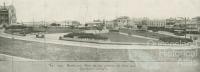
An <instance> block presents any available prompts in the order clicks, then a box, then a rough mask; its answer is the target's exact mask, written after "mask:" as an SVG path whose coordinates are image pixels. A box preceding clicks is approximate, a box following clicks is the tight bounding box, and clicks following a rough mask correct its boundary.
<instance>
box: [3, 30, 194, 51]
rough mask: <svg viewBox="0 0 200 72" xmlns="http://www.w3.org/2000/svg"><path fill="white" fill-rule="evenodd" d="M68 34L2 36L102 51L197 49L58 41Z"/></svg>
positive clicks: (189, 47)
mask: <svg viewBox="0 0 200 72" xmlns="http://www.w3.org/2000/svg"><path fill="white" fill-rule="evenodd" d="M64 34H66V33H58V34H46V38H44V39H42V38H36V37H35V35H27V36H17V35H11V34H6V33H4V32H3V30H1V32H0V36H1V37H5V38H13V39H18V40H26V41H34V42H41V43H53V44H62V45H72V46H81V47H91V48H101V49H192V48H196V46H153V45H139V44H136V43H135V44H133V45H109V44H95V43H85V42H74V41H62V40H58V38H59V36H57V35H60V36H62V35H64Z"/></svg>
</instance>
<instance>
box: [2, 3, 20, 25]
mask: <svg viewBox="0 0 200 72" xmlns="http://www.w3.org/2000/svg"><path fill="white" fill-rule="evenodd" d="M16 21H17V18H16V10H15V7H14V6H13V5H9V6H6V5H5V3H4V6H0V26H3V25H4V26H6V25H9V24H13V23H16Z"/></svg>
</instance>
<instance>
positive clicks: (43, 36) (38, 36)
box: [36, 34, 45, 38]
mask: <svg viewBox="0 0 200 72" xmlns="http://www.w3.org/2000/svg"><path fill="white" fill-rule="evenodd" d="M36 38H45V35H44V34H36Z"/></svg>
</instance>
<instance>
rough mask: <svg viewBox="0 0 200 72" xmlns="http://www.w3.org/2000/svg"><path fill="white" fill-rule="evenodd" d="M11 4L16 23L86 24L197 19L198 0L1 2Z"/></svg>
mask: <svg viewBox="0 0 200 72" xmlns="http://www.w3.org/2000/svg"><path fill="white" fill-rule="evenodd" d="M3 2H6V5H9V4H13V5H14V6H15V8H16V12H17V13H16V14H17V20H18V22H20V21H33V20H34V21H40V20H45V21H62V20H78V21H80V22H83V23H84V22H87V21H91V20H94V19H106V20H111V19H114V18H116V17H119V16H130V17H136V18H140V17H149V18H168V17H195V16H200V4H199V3H200V0H0V5H3Z"/></svg>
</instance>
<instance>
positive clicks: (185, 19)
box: [184, 17, 187, 38]
mask: <svg viewBox="0 0 200 72" xmlns="http://www.w3.org/2000/svg"><path fill="white" fill-rule="evenodd" d="M184 21H185V26H184V32H185V38H186V34H187V33H186V24H187V18H186V17H185V18H184Z"/></svg>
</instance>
